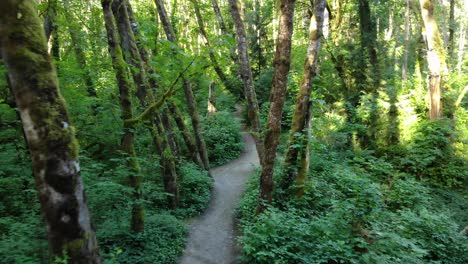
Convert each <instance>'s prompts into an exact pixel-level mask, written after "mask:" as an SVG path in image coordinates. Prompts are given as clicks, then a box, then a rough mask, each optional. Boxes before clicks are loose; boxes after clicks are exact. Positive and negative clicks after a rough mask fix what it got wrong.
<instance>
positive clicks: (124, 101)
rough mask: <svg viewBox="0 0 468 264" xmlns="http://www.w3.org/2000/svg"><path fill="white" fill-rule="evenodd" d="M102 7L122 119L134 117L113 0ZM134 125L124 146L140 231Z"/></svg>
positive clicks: (141, 211) (128, 126) (105, 0)
mask: <svg viewBox="0 0 468 264" xmlns="http://www.w3.org/2000/svg"><path fill="white" fill-rule="evenodd" d="M101 4H102V9H103V13H104V22H105V26H106V32H107V40H108V44H109V53H110V55H111V58H112V66H113V68H114V70H115V75H116V78H117V85H118V87H119V95H120V107H121V109H122V119H123V120H127V119H131V118H132V117H133V113H132V112H133V110H132V103H131V98H130V91H131V90H132V83H131V81H130V79H129V76H128V73H127V69H126V64H125V60H124V58H123V54H122V49H121V48H120V41H119V38H118V36H117V33H116V26H115V23H114V15H113V13H112V9H111V4H112V0H102V1H101ZM133 131H134V127H133V124H132V123H129V122H124V135H123V138H122V143H121V147H122V150H123V151H124V152H125V153H126V155H127V156H128V157H127V158H128V166H129V167H130V169H131V174H130V175H129V180H130V185H131V187H133V195H134V203H133V208H132V220H131V229H132V231H133V232H136V233H139V232H143V230H144V208H143V204H142V191H141V171H140V166H139V164H138V160H137V157H136V154H135V148H134V144H133V141H134V132H133Z"/></svg>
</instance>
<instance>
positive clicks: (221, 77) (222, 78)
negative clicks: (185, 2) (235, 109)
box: [190, 0, 234, 93]
mask: <svg viewBox="0 0 468 264" xmlns="http://www.w3.org/2000/svg"><path fill="white" fill-rule="evenodd" d="M190 2H192V4H193V7H194V11H195V17H196V18H197V23H198V29H199V30H200V34H201V36H202V38H203V42H204V44H205V46H206V47H207V49H208V56H209V57H210V60H211V63H212V64H213V68H214V70H215V72H216V74H217V75H218V77H219V80H220V81H221V82H222V83H223V85H224V87H225V88H226V89H227V90H228V91H231V93H233V92H234V90H233V88H232V85H230V84H229V82H228V79H227V77H226V74H225V73H224V71H223V70H222V69H221V67H220V66H219V63H218V60H217V59H216V56H215V53H214V51H213V49H212V47H211V44H210V41H209V39H208V34H207V33H206V29H205V25H204V23H203V18H202V15H201V12H200V5H199V4H198V0H190Z"/></svg>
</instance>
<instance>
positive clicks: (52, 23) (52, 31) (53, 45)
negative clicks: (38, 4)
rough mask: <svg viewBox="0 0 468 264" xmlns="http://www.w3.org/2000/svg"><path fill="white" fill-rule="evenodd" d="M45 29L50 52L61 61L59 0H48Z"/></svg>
mask: <svg viewBox="0 0 468 264" xmlns="http://www.w3.org/2000/svg"><path fill="white" fill-rule="evenodd" d="M44 30H45V34H46V39H47V44H48V48H49V54H52V56H53V57H54V59H55V60H56V61H59V60H60V43H59V38H58V25H57V0H49V1H48V2H47V10H46V15H45V17H44Z"/></svg>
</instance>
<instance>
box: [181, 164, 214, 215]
mask: <svg viewBox="0 0 468 264" xmlns="http://www.w3.org/2000/svg"><path fill="white" fill-rule="evenodd" d="M179 174H180V178H181V180H180V183H179V191H180V204H179V208H178V209H177V210H176V212H175V214H176V215H177V216H183V217H191V216H195V215H197V214H199V213H200V212H202V211H203V209H205V208H206V207H207V206H208V203H209V202H210V198H211V189H212V187H213V178H211V177H210V176H209V175H208V172H207V171H204V170H201V169H200V168H199V167H198V166H196V165H195V164H193V163H185V164H183V165H181V166H180V167H179Z"/></svg>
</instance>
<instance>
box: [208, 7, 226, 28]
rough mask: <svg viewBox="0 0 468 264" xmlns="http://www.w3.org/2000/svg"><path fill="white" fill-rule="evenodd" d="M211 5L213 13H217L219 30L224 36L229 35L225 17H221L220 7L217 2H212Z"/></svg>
mask: <svg viewBox="0 0 468 264" xmlns="http://www.w3.org/2000/svg"><path fill="white" fill-rule="evenodd" d="M211 5H212V6H213V11H214V12H215V15H216V19H217V20H218V24H219V28H220V29H221V33H223V35H227V29H226V25H225V24H224V19H223V16H222V15H221V11H220V10H219V5H218V1H217V0H211Z"/></svg>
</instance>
